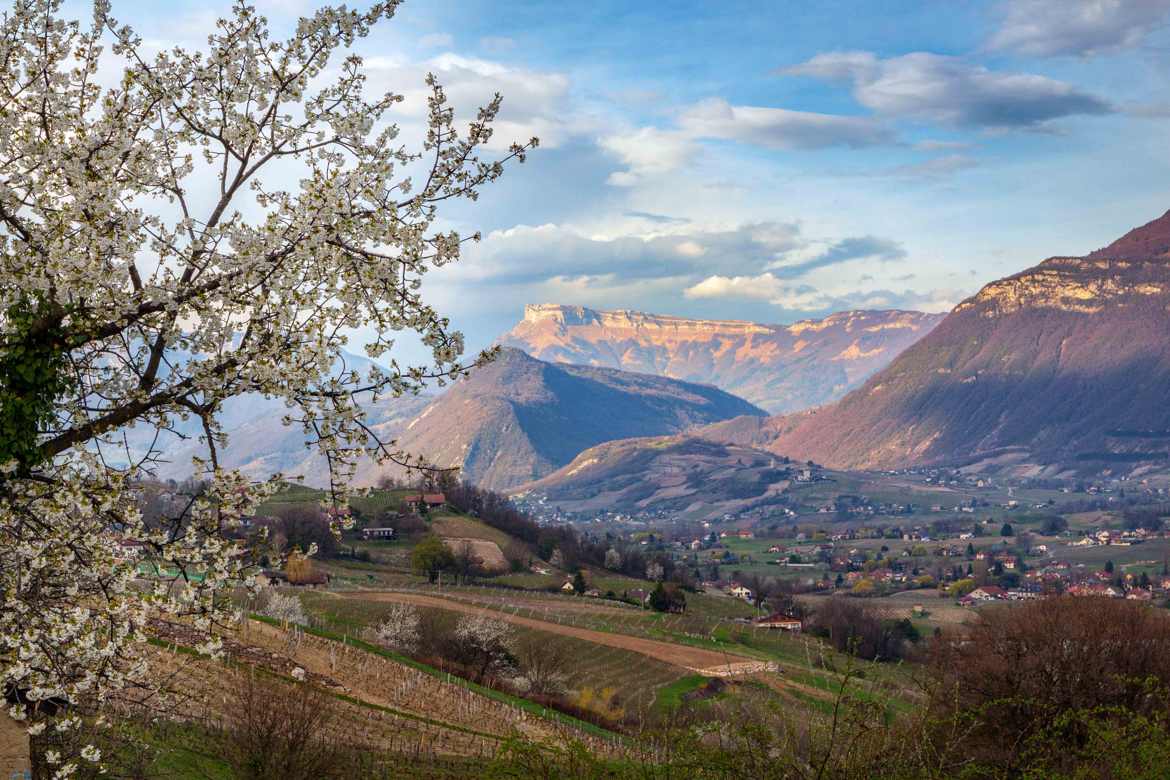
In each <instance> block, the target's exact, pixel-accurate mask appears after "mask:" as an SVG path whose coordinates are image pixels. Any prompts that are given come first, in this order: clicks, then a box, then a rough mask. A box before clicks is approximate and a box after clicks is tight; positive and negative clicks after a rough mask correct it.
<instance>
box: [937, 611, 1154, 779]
mask: <svg viewBox="0 0 1170 780" xmlns="http://www.w3.org/2000/svg"><path fill="white" fill-rule="evenodd" d="M931 667H932V669H933V671H934V672H935V674H936V676H937V678H938V680H939V681H940V685H939V691H940V694H939V695H938V696H937V697H936V700H935V702H934V705H933V706H934V708H935V709H936V710H941V711H942V712H943V714H944V715H948V716H951V715H955V714H960V713H961V714H962V715H963V716H964V717H966V718H967V719H968V720H969V721H970V726H969V737H968V739H969V740H970V743H971V751H972V752H973V753H974V754H975V755H976V756H977V757H979V758H980V759H981V760H982V761H984V762H987V763H989V764H991V765H993V766H996V767H1001V768H1004V769H1008V770H1010V769H1011V768H1014V767H1015V766H1017V765H1018V764H1019V763H1020V762H1023V761H1025V759H1027V760H1039V759H1037V751H1040V752H1041V753H1042V754H1043V755H1045V756H1049V757H1059V756H1060V755H1061V754H1062V753H1064V752H1066V751H1071V752H1075V751H1076V750H1078V749H1079V748H1081V747H1083V746H1084V744H1085V742H1086V740H1089V739H1090V738H1091V735H1092V731H1093V730H1092V729H1091V728H1089V722H1090V721H1091V722H1092V723H1096V724H1100V725H1109V724H1114V725H1116V724H1123V723H1128V722H1130V721H1132V720H1134V719H1135V718H1142V719H1145V720H1146V722H1147V723H1159V724H1161V728H1165V726H1166V719H1167V717H1168V716H1170V706H1168V705H1170V699H1168V697H1167V691H1168V690H1170V616H1168V615H1167V614H1166V613H1165V612H1164V611H1161V610H1155V609H1152V608H1150V607H1147V606H1145V605H1142V604H1138V603H1135V602H1132V601H1119V600H1114V599H1097V598H1083V597H1082V598H1074V597H1063V598H1056V599H1047V600H1044V601H1039V602H1032V603H1026V604H1021V605H1015V606H1010V607H1009V606H1002V607H999V608H993V609H988V610H985V611H983V612H981V613H980V614H979V617H978V620H977V622H976V623H975V624H974V625H973V626H971V627H970V628H969V630H967V631H964V632H962V633H960V634H956V635H955V636H953V637H950V638H949V639H946V640H945V641H940V642H938V643H937V645H936V647H935V648H934V651H933V653H932V658H931ZM1025 751H1031V753H1032V755H1031V757H1030V758H1028V757H1026V756H1025V755H1024V753H1025ZM1044 760H1048V759H1044ZM1086 776H1088V775H1086ZM1093 776H1100V777H1107V776H1111V775H1093Z"/></svg>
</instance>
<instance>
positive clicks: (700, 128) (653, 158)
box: [599, 98, 894, 187]
mask: <svg viewBox="0 0 1170 780" xmlns="http://www.w3.org/2000/svg"><path fill="white" fill-rule="evenodd" d="M712 139H713V140H725V141H738V142H740V143H745V144H751V145H754V146H762V147H766V148H771V149H824V148H827V147H830V146H848V147H854V148H857V147H863V146H873V145H875V144H882V143H890V142H892V141H893V140H894V136H893V132H892V131H891V130H890V129H889V128H886V127H884V126H883V125H882V124H881V123H879V122H878V121H877V120H874V119H872V118H869V117H855V116H837V115H833V114H817V113H812V112H808V111H789V110H787V109H783V108H766V107H761V106H734V105H731V104H730V103H728V102H727V101H726V100H722V99H720V98H712V99H710V100H704V101H702V102H700V103H696V104H694V105H692V106H690V107H688V108H687V109H685V110H684V111H683V112H682V113H681V114H680V115H679V118H678V123H677V127H676V128H674V129H668V130H661V129H658V128H655V127H643V128H639V129H637V130H633V131H630V132H626V133H616V134H612V135H608V136H606V137H604V138H602V139H601V140H600V141H599V145H600V146H601V148H602V149H604V150H605V151H607V152H609V153H610V154H612V155H613V156H614V157H616V158H617V159H618V160H619V161H620V162H621V163H622V164H623V165H624V166H625V169H624V170H621V171H616V172H614V173H613V174H611V175H610V177H609V180H608V181H609V183H610V184H612V185H614V186H618V187H631V186H634V185H636V184H639V183H641V182H643V181H644V180H645V179H647V178H649V177H652V176H657V175H661V174H665V173H670V172H671V171H675V170H678V169H679V168H681V167H683V166H684V165H686V164H687V163H689V162H690V161H691V159H692V158H694V157H695V155H696V153H697V151H698V143H697V142H698V141H700V140H712Z"/></svg>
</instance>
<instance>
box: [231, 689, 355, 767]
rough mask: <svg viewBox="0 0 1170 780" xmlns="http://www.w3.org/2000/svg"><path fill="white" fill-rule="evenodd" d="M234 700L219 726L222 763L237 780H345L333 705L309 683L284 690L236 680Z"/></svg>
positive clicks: (336, 719)
mask: <svg viewBox="0 0 1170 780" xmlns="http://www.w3.org/2000/svg"><path fill="white" fill-rule="evenodd" d="M231 690H233V691H235V692H236V693H237V696H238V700H237V701H236V702H234V706H233V707H231V708H230V710H229V712H228V714H227V716H226V717H227V718H228V720H227V721H226V723H225V724H224V726H225V729H224V731H225V740H224V755H223V758H224V759H226V760H227V762H228V763H229V764H230V765H231V767H232V770H233V773H234V774H233V776H234V777H238V778H241V779H242V780H318V778H342V777H346V776H348V770H346V769H345V768H344V766H343V763H344V762H343V760H342V759H343V757H344V756H345V754H346V753H347V752H348V751H347V750H346V748H345V747H344V745H343V744H342V743H341V742H340V741H339V740H338V739H337V737H336V734H335V729H336V728H337V721H338V717H337V715H338V713H337V700H336V699H335V698H333V696H331V695H329V694H328V693H327V692H325V691H323V690H321V689H320V688H318V687H315V686H313V685H310V684H308V683H292V684H286V683H281V682H277V681H275V680H268V679H264V678H262V677H261V676H260V675H259V674H258V673H256V672H254V671H248V672H242V673H240V674H239V675H237V679H236V680H235V684H234V685H233V686H231Z"/></svg>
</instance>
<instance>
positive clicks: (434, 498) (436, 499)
mask: <svg viewBox="0 0 1170 780" xmlns="http://www.w3.org/2000/svg"><path fill="white" fill-rule="evenodd" d="M402 500H403V502H405V503H407V504H410V505H411V506H413V507H415V508H416V509H417V508H421V507H424V506H425V507H426V508H427V509H437V508H438V507H441V506H442V505H443V504H445V503H447V497H446V496H445V495H443V494H442V493H414V494H412V495H409V496H403V497H402Z"/></svg>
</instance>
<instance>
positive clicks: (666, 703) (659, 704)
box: [654, 674, 710, 712]
mask: <svg viewBox="0 0 1170 780" xmlns="http://www.w3.org/2000/svg"><path fill="white" fill-rule="evenodd" d="M709 679H710V678H709V677H704V676H703V675H701V674H688V675H687V676H686V677H680V678H679V679H677V680H675V681H674V682H672V683H671V684H670V685H664V686H663V687H661V688H659V689H658V696H657V697H656V698H655V699H654V709H655V710H657V711H659V712H670V711H672V710H676V709H678V708H679V707H681V706H682V704H683V700H684V697H685V696H686V695H687V694H688V693H691V692H692V691H697V690H699V689H700V688H702V687H703V686H704V685H706V684H707V680H709Z"/></svg>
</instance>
